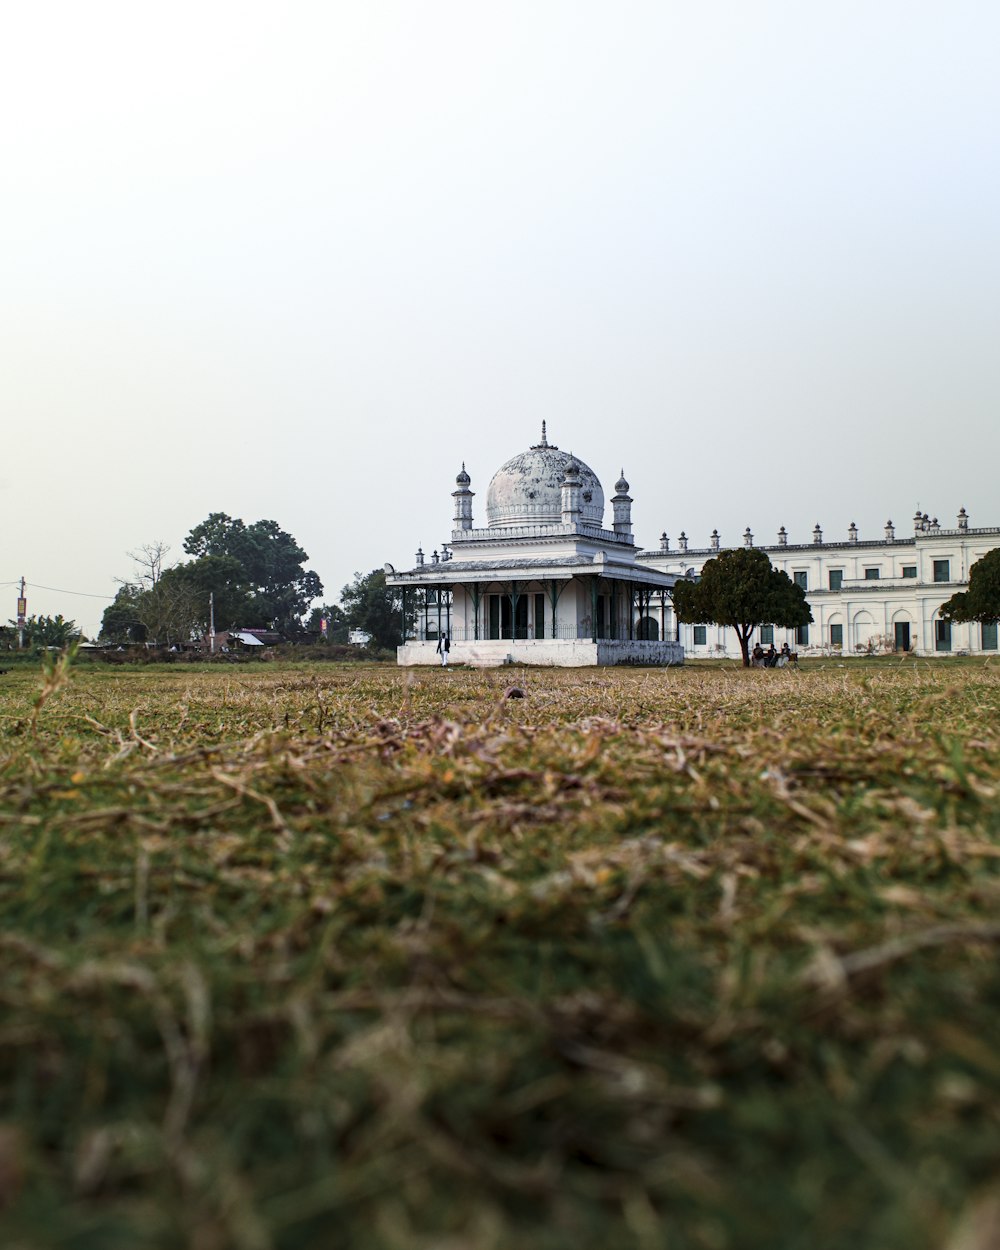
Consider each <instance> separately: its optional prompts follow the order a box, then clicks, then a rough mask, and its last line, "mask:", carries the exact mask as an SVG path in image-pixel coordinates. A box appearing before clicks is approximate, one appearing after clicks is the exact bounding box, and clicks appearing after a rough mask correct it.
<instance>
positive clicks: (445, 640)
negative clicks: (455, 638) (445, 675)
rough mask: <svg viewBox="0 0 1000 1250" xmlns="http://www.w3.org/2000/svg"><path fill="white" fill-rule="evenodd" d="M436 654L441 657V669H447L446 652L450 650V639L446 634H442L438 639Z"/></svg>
mask: <svg viewBox="0 0 1000 1250" xmlns="http://www.w3.org/2000/svg"><path fill="white" fill-rule="evenodd" d="M436 650H437V653H438V655H440V657H441V667H442V668H447V667H448V652H449V651H450V650H451V639H450V638H449V637H448V635H447V634H442V635H441V637H440V638H439V639H438V645H437V648H436Z"/></svg>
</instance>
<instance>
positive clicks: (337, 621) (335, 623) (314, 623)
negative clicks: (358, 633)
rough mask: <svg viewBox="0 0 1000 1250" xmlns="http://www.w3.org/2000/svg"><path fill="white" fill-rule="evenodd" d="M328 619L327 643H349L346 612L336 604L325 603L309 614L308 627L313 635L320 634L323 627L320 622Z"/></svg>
mask: <svg viewBox="0 0 1000 1250" xmlns="http://www.w3.org/2000/svg"><path fill="white" fill-rule="evenodd" d="M324 618H326V640H327V642H340V643H344V642H347V633H348V629H349V626H348V624H347V617H346V616H345V614H344V610H343V608H341V607H338V605H337V604H335V603H325V604H323V606H322V607H321V608H313V610H312V612H310V613H309V620H308V622H307V627H308V629H309V630H310V632H311V633H314V634H318V633H319V632H320V629H321V626H320V621H322V620H323V619H324Z"/></svg>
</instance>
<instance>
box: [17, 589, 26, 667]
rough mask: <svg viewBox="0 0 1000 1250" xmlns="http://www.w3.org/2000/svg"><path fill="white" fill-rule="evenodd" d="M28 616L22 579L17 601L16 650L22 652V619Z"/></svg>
mask: <svg viewBox="0 0 1000 1250" xmlns="http://www.w3.org/2000/svg"><path fill="white" fill-rule="evenodd" d="M27 615H28V601H27V599H25V597H24V578H23V577H22V578H21V594H20V597H19V598H18V601H17V649H18V651H23V650H24V618H25V617H26V616H27Z"/></svg>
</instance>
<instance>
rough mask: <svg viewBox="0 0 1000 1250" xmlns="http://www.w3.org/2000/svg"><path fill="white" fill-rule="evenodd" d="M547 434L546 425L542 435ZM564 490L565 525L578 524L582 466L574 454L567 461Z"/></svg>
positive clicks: (563, 482)
mask: <svg viewBox="0 0 1000 1250" xmlns="http://www.w3.org/2000/svg"><path fill="white" fill-rule="evenodd" d="M544 436H545V429H544V426H543V428H542V437H543V438H544ZM560 489H561V492H562V523H563V525H576V524H578V523H579V520H580V492H581V489H582V487H581V483H580V466H579V465H578V464H577V462H576V461H575V460H574V459H573V457H572V455H571V456H570V458H569V460H568V461H567V462H566V469H565V471H564V473H563V480H562V486H561V488H560Z"/></svg>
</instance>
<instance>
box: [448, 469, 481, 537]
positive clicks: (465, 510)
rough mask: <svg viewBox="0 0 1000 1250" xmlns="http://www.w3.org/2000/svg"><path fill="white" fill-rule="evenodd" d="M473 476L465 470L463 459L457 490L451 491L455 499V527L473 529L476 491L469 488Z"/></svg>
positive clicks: (456, 482)
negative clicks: (473, 500)
mask: <svg viewBox="0 0 1000 1250" xmlns="http://www.w3.org/2000/svg"><path fill="white" fill-rule="evenodd" d="M471 482H472V478H471V477H469V475H468V473H466V471H465V461H464V460H463V461H462V471H461V473H459V475H458V476H457V477H456V478H455V485H456V486H457V487H458V489H457V490H453V491H452V492H451V497H452V499H454V501H455V529H457V530H471V529H472V497H473V495H474V494H475V491H471V490H469V486H470V484H471Z"/></svg>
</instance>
